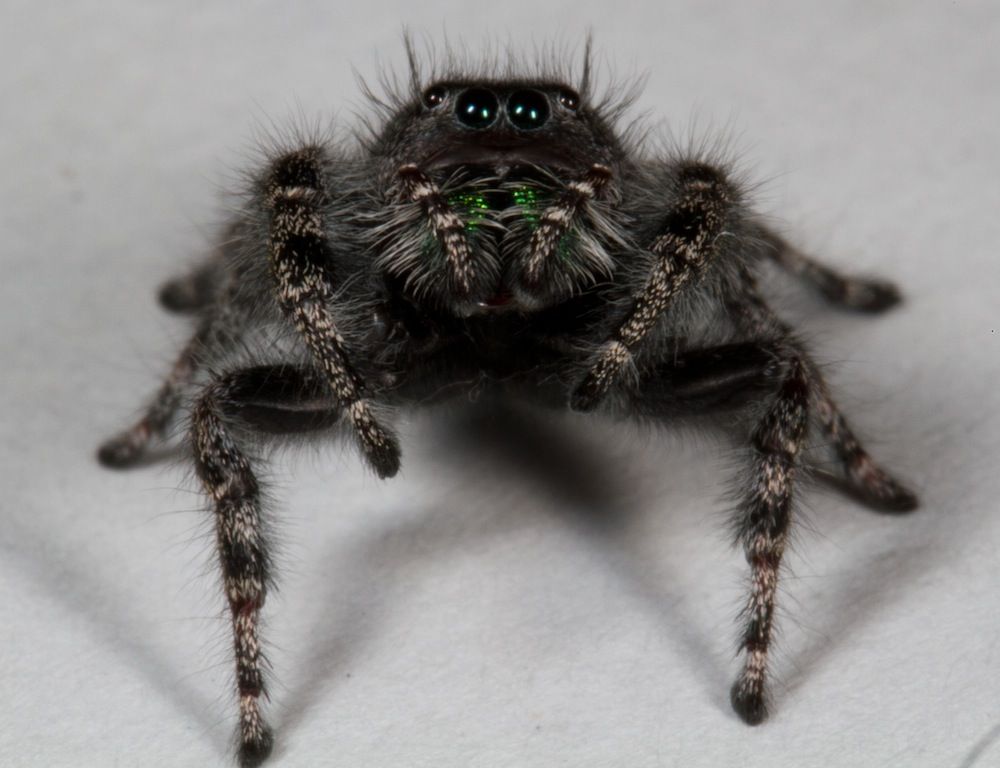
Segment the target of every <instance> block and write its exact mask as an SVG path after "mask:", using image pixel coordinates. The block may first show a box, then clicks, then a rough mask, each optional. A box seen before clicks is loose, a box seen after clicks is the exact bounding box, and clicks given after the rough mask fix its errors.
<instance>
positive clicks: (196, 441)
mask: <svg viewBox="0 0 1000 768" xmlns="http://www.w3.org/2000/svg"><path fill="white" fill-rule="evenodd" d="M327 391H328V390H327V388H326V382H325V380H324V379H323V377H322V375H321V374H320V373H319V372H315V373H313V372H309V371H304V370H302V369H297V368H291V367H269V366H268V367H259V368H249V369H245V370H242V371H238V372H236V373H234V374H230V375H229V376H226V377H224V378H221V379H218V380H216V381H215V382H213V383H212V384H210V385H208V386H207V387H206V389H205V390H204V392H203V394H202V395H201V397H200V398H199V399H198V401H197V403H196V405H195V408H194V411H193V413H192V422H191V443H192V445H193V447H194V461H195V470H196V472H197V474H198V477H199V479H200V480H201V482H202V485H203V486H204V489H205V491H206V492H207V493H208V494H209V496H211V499H212V504H213V507H214V513H215V528H216V544H217V547H218V551H219V562H220V565H221V567H222V575H223V585H224V589H225V593H226V598H227V600H228V603H229V609H230V614H231V617H232V628H233V647H234V652H235V660H236V685H237V691H238V694H239V738H240V751H239V758H240V763H241V765H243V766H254V765H259V764H260V763H261V762H262V761H263V760H264V759H265V758H266V757H267V755H268V754H269V753H270V751H271V745H272V736H271V731H270V729H269V728H268V726H267V723H266V722H265V720H264V718H263V717H262V715H261V712H260V698H261V696H263V695H266V693H265V687H264V680H263V666H264V661H263V656H262V654H261V646H260V637H259V631H258V627H259V621H260V611H261V608H262V607H263V605H264V600H265V597H266V595H267V590H268V586H269V582H270V556H269V552H268V545H267V541H266V540H265V535H264V531H263V526H262V520H261V491H260V486H259V484H258V482H257V478H256V477H255V476H254V473H253V469H252V467H251V464H250V461H249V459H248V458H247V455H246V453H245V452H244V451H243V450H242V449H241V447H240V442H241V441H240V440H239V439H238V437H237V432H236V430H235V429H234V425H235V424H239V425H240V426H241V428H244V427H251V428H262V430H263V431H266V432H272V433H273V432H288V431H299V430H302V429H310V428H316V427H320V426H329V425H330V424H332V423H333V422H334V421H335V420H336V416H337V415H338V413H339V411H338V410H336V409H331V399H330V397H329V395H328V394H327Z"/></svg>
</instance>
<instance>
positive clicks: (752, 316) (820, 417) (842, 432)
mask: <svg viewBox="0 0 1000 768" xmlns="http://www.w3.org/2000/svg"><path fill="white" fill-rule="evenodd" d="M744 280H745V284H746V285H748V286H751V287H750V288H749V289H748V290H747V292H746V293H745V295H744V298H743V300H742V301H740V302H736V303H735V304H734V305H733V306H732V307H731V309H732V314H733V316H734V318H735V319H736V321H737V323H738V324H740V325H741V326H742V327H743V328H744V330H746V331H747V332H748V333H749V334H750V335H751V336H753V337H757V338H759V337H767V336H772V337H773V336H775V335H777V336H779V337H780V338H783V339H785V340H786V342H787V343H789V344H792V345H793V346H795V347H796V349H797V350H798V353H799V355H800V356H801V358H802V359H803V361H804V362H805V364H806V365H808V367H809V370H810V378H811V380H812V396H813V402H814V414H815V416H816V419H817V421H818V422H819V426H820V428H821V429H822V430H823V433H824V434H825V435H826V436H827V438H828V439H829V440H830V443H831V445H832V446H833V449H834V452H835V453H836V454H837V457H838V458H839V459H840V462H841V464H842V466H843V468H844V473H845V476H846V479H847V481H848V482H849V483H850V484H851V486H852V487H853V488H854V489H855V490H857V491H858V492H859V493H860V494H861V495H862V497H864V498H865V499H867V500H868V501H870V502H872V503H873V504H875V505H877V506H879V507H880V508H882V509H885V510H888V511H893V512H909V511H911V510H913V509H916V507H917V504H918V501H917V497H916V495H915V494H914V493H913V492H912V491H910V490H909V489H907V488H906V487H905V486H903V485H902V483H900V482H899V481H898V480H896V479H895V478H893V477H892V475H890V474H889V473H888V472H887V471H886V470H884V469H882V468H881V467H880V466H879V465H878V464H877V463H876V462H875V460H874V459H873V458H872V457H871V455H870V454H869V453H868V451H866V450H865V448H864V446H863V445H862V444H861V441H860V440H858V438H857V436H856V435H855V434H854V432H853V430H852V429H851V427H850V425H849V424H848V423H847V419H846V418H844V415H843V414H842V413H841V412H840V409H839V408H838V406H837V404H836V402H834V400H833V397H832V396H831V394H830V388H829V386H828V385H827V383H826V380H825V379H824V378H823V375H822V374H821V373H820V372H819V369H818V368H817V366H816V365H815V363H813V362H812V361H811V360H810V359H809V357H808V355H806V353H805V351H804V350H802V348H801V347H800V346H799V345H798V344H797V343H796V342H795V341H794V339H793V337H792V332H791V329H790V328H789V327H788V325H787V324H786V323H785V322H784V321H782V320H781V319H780V318H779V317H778V316H777V315H776V314H775V313H774V310H772V309H771V308H770V307H769V306H768V305H767V303H766V302H765V301H764V299H763V298H762V297H761V296H760V294H759V293H757V291H756V290H754V288H753V287H752V286H753V278H752V276H751V275H749V274H747V275H745V277H744Z"/></svg>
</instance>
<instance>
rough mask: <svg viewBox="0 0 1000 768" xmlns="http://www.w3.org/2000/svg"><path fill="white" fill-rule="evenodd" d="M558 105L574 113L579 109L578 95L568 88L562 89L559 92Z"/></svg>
mask: <svg viewBox="0 0 1000 768" xmlns="http://www.w3.org/2000/svg"><path fill="white" fill-rule="evenodd" d="M559 103H560V104H562V105H563V106H564V107H566V109H569V110H571V111H573V112H576V110H578V109H579V108H580V94H578V93H577V92H576V91H571V90H570V89H569V88H563V89H562V90H561V91H559Z"/></svg>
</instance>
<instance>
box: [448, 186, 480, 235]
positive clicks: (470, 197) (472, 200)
mask: <svg viewBox="0 0 1000 768" xmlns="http://www.w3.org/2000/svg"><path fill="white" fill-rule="evenodd" d="M448 205H450V206H451V207H452V208H453V209H454V210H455V211H457V212H458V214H459V215H460V216H461V217H462V218H463V219H464V220H465V231H466V232H475V231H476V230H477V229H478V228H479V225H480V223H482V220H483V219H484V218H486V213H485V212H486V211H488V210H489V209H490V206H489V203H487V202H486V197H485V196H483V195H481V194H479V193H478V192H458V193H456V194H454V195H451V196H450V197H449V198H448Z"/></svg>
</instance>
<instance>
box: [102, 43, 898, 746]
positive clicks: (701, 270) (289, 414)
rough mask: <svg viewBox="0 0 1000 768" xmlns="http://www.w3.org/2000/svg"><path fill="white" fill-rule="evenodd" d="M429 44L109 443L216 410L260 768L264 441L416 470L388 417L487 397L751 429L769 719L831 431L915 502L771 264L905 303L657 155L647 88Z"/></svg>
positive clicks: (724, 170) (249, 242)
mask: <svg viewBox="0 0 1000 768" xmlns="http://www.w3.org/2000/svg"><path fill="white" fill-rule="evenodd" d="M410 54H411V55H410V64H411V67H410V70H411V72H410V78H409V83H408V84H407V85H406V86H404V87H401V88H398V89H395V90H393V89H392V88H390V89H388V91H389V95H388V96H386V97H380V98H376V97H373V105H374V109H375V112H376V116H375V117H374V118H373V119H372V120H371V121H369V122H368V123H366V125H368V127H369V128H370V130H369V132H367V133H365V132H360V133H359V136H358V138H357V139H356V140H352V141H342V140H335V139H323V140H302V141H300V142H298V143H297V144H293V145H286V146H284V147H281V148H276V149H272V150H271V151H269V153H268V160H267V162H266V164H264V166H263V167H262V168H260V169H259V170H258V171H257V172H256V173H255V174H254V175H253V176H252V178H251V182H250V183H249V184H248V185H247V189H246V190H245V198H244V200H243V205H242V209H241V211H240V212H239V213H237V214H236V215H235V216H233V218H232V220H231V221H230V223H229V225H228V229H227V232H226V235H225V237H224V238H223V240H222V241H221V242H220V243H219V245H218V247H217V251H216V253H215V254H214V255H213V257H212V258H211V259H210V260H209V261H208V262H207V263H205V264H204V265H203V266H201V267H200V268H198V269H196V270H195V271H194V272H192V273H190V274H188V275H186V276H183V277H181V278H179V279H177V280H174V281H172V282H169V283H167V284H166V285H165V286H164V288H163V290H162V291H161V293H160V300H161V302H162V303H163V305H164V306H165V307H166V308H167V309H170V310H173V311H177V312H190V313H193V314H194V315H195V316H196V317H197V319H198V323H197V330H196V331H195V332H194V335H193V337H192V339H191V341H190V342H189V343H188V345H187V346H186V347H185V348H184V350H183V352H182V353H181V355H180V357H179V358H178V360H177V362H176V363H175V364H174V366H173V369H172V370H171V372H170V374H169V376H168V377H167V379H166V381H165V382H164V384H163V385H162V387H161V388H160V390H159V392H158V393H157V394H156V396H155V397H154V398H153V400H152V402H151V404H150V405H149V407H148V409H147V410H146V411H145V413H144V415H143V417H142V418H141V419H140V420H139V421H138V422H137V423H136V424H135V425H134V426H132V427H131V428H130V429H128V430H126V431H125V432H123V433H122V434H120V435H118V436H116V437H114V438H113V439H111V440H109V441H108V442H106V443H104V445H103V446H101V448H100V451H99V458H100V461H101V462H102V463H103V464H105V465H108V466H113V467H124V466H129V465H134V464H135V463H136V462H137V461H138V460H139V459H140V458H141V457H142V455H143V453H144V452H145V451H146V449H147V447H148V446H149V445H150V443H151V442H152V441H153V440H154V439H158V438H161V437H162V436H163V435H164V433H165V431H166V429H167V427H168V425H169V424H170V423H171V420H172V418H173V417H174V416H175V414H176V413H177V412H178V410H180V409H181V408H182V407H187V409H188V410H189V411H190V438H189V439H190V446H191V451H192V453H193V459H194V467H195V470H196V472H197V475H198V477H199V478H200V480H201V483H202V484H203V486H204V489H205V492H206V493H207V495H208V497H209V498H210V503H211V504H212V507H213V509H214V514H215V525H216V532H217V544H218V551H219V562H220V565H221V567H222V574H223V580H224V587H225V593H226V596H227V598H228V602H229V607H230V610H231V613H232V627H233V635H234V647H235V658H236V682H237V688H238V691H239V736H240V759H241V761H242V763H243V764H244V765H255V764H257V763H258V762H260V761H261V760H263V759H264V758H265V757H266V756H267V754H268V753H269V751H270V749H271V744H272V737H271V733H270V730H269V728H268V726H267V724H266V723H265V721H264V718H263V717H262V715H261V712H260V708H259V701H260V697H261V695H262V694H263V693H264V683H263V680H262V657H261V651H260V642H259V638H258V620H259V616H260V611H261V609H262V607H263V605H264V598H265V594H266V592H267V589H268V586H269V579H270V574H271V563H270V553H269V547H268V540H267V537H266V536H265V534H264V532H263V529H262V525H261V504H262V501H261V490H260V486H259V483H258V480H257V477H256V474H255V470H254V462H253V461H251V459H250V458H249V457H251V456H252V455H253V454H254V448H255V447H256V445H257V444H258V443H259V442H260V441H261V440H263V439H264V437H265V436H274V435H281V434H285V435H289V434H297V435H298V434H302V433H304V432H310V431H315V430H320V429H327V428H330V427H333V426H334V425H335V423H340V424H341V425H342V426H343V427H345V428H346V430H347V431H349V432H350V433H351V434H352V435H353V437H354V439H355V440H356V441H357V444H358V446H359V447H360V449H361V452H362V454H363V455H364V458H365V459H366V460H367V463H368V464H369V465H370V466H371V467H372V468H373V469H374V470H375V472H376V473H377V474H378V475H379V477H382V478H388V477H392V476H393V475H395V474H396V472H397V471H398V469H399V462H400V448H399V443H398V441H397V439H396V436H395V435H394V434H393V431H392V430H391V428H390V427H389V426H388V425H387V423H386V422H387V419H386V418H385V413H383V411H384V410H385V409H386V408H388V407H391V406H408V405H409V406H412V405H416V404H424V403H428V402H431V401H436V400H440V399H442V398H445V397H451V398H459V397H462V396H463V395H468V394H469V392H470V391H471V390H472V389H473V388H475V389H476V391H477V392H481V391H482V390H483V389H486V390H489V391H490V392H492V393H493V394H494V395H496V396H498V397H510V398H519V399H522V400H527V401H530V402H532V403H536V404H541V405H543V406H551V407H554V408H565V407H567V406H568V407H569V408H570V409H572V410H574V411H579V412H588V411H594V410H596V409H601V410H602V411H605V412H606V413H609V414H617V415H619V416H622V417H626V418H632V419H635V418H641V419H643V420H646V421H662V422H665V423H666V422H670V421H672V420H676V419H679V418H682V417H685V416H688V415H693V414H720V413H725V414H729V415H728V416H727V417H726V418H727V420H728V422H729V423H731V424H737V425H740V424H742V425H743V426H744V427H745V429H744V432H745V434H746V440H747V448H748V450H747V457H746V461H747V470H746V472H747V474H746V477H745V481H744V482H743V483H742V484H741V486H740V489H741V490H740V494H741V500H740V503H739V505H738V511H737V520H736V531H737V538H738V541H739V542H740V543H741V544H742V546H743V548H744V550H745V554H746V559H747V561H748V563H749V566H750V573H751V579H750V587H749V591H750V594H749V597H748V599H747V602H746V608H745V611H744V614H743V616H742V630H741V634H740V638H741V639H740V642H741V648H742V650H743V652H744V666H743V670H742V672H741V674H740V675H739V677H738V678H737V680H736V683H735V684H734V686H733V688H732V694H731V699H732V706H733V708H734V709H735V710H736V712H737V713H738V714H739V715H740V717H741V718H743V720H745V721H746V722H747V723H749V724H756V723H760V722H761V721H762V720H763V719H764V718H765V716H766V714H767V711H766V699H767V695H766V694H767V688H766V683H765V680H766V677H767V654H768V646H769V643H770V639H771V629H772V621H773V615H774V598H775V589H776V586H777V578H778V570H779V564H780V561H781V556H782V553H783V551H784V549H785V543H786V541H787V538H788V531H789V524H790V521H791V517H792V495H793V491H792V488H793V478H794V476H795V473H796V466H797V464H799V463H800V461H801V456H800V454H801V452H802V449H803V444H804V442H805V441H806V439H807V436H808V434H809V432H810V429H812V428H814V427H818V428H819V430H821V432H822V434H823V435H824V437H825V441H826V442H827V443H828V444H829V445H830V446H832V448H833V450H834V451H835V453H836V456H837V459H838V464H839V466H841V467H842V469H843V474H844V481H845V482H846V484H847V486H848V487H850V488H852V489H853V491H854V492H855V493H856V494H858V495H860V496H861V497H863V498H865V499H867V500H868V501H870V502H872V503H874V504H877V505H880V506H882V507H884V508H887V509H892V510H897V511H903V510H909V509H912V508H913V507H915V505H916V503H917V500H916V497H915V496H914V495H913V494H912V493H911V492H910V491H908V490H906V489H905V488H904V487H902V486H901V485H900V484H899V483H898V482H896V481H895V480H894V479H893V478H892V477H890V476H889V475H888V474H887V473H886V472H885V471H884V470H882V469H881V468H880V467H879V466H878V465H877V464H876V463H875V462H874V461H873V460H872V458H871V457H870V456H869V455H868V453H867V452H866V451H865V450H864V448H862V446H861V444H860V443H859V442H858V440H857V438H856V437H855V436H854V434H853V433H852V432H851V430H850V428H849V427H848V425H847V423H846V421H845V420H844V417H843V416H842V415H841V413H840V411H839V410H838V408H837V406H836V405H835V404H834V401H833V400H832V399H831V396H830V393H829V391H828V388H827V385H826V383H825V382H824V380H823V377H822V376H821V375H820V372H819V369H818V367H817V366H816V364H815V363H814V362H813V361H812V359H811V357H810V355H809V353H808V351H807V350H806V348H805V346H804V345H803V344H802V342H801V341H800V340H799V339H798V338H797V337H796V335H795V333H794V332H793V330H792V329H791V328H790V327H789V326H788V325H787V324H786V323H785V322H784V321H783V320H781V319H779V318H778V317H777V315H776V314H775V313H774V312H773V311H772V310H771V309H770V307H769V306H768V304H767V302H766V301H765V300H764V298H763V297H762V294H761V293H760V292H759V290H758V278H759V277H760V276H761V275H762V274H763V272H764V269H763V265H764V263H765V262H772V263H774V264H776V265H777V266H778V267H781V268H784V269H785V270H788V271H789V272H791V273H792V274H794V275H795V276H797V277H799V278H801V279H802V280H803V281H804V282H805V283H807V284H808V285H809V286H811V287H812V288H814V289H816V290H817V291H818V292H819V293H820V294H822V295H823V296H824V297H825V298H826V299H827V300H828V301H830V302H832V303H834V304H837V305H839V306H842V307H845V308H848V309H853V310H859V311H862V312H881V311H882V310H885V309H888V308H889V307H891V306H893V305H894V304H896V303H897V302H898V301H899V298H900V297H899V293H898V292H897V290H896V289H895V288H894V287H893V285H891V284H890V283H886V282H881V281H869V280H858V279H854V278H850V277H844V276H841V275H838V274H837V273H835V272H834V271H833V270H831V269H829V268H827V267H825V266H822V265H821V264H818V263H816V262H815V261H813V260H812V259H811V258H809V257H808V256H806V255H804V254H803V253H801V252H800V251H799V250H797V249H796V248H795V247H794V246H792V245H790V244H789V243H787V242H786V241H785V240H784V239H783V238H782V237H780V236H779V235H778V234H776V233H775V232H774V231H773V230H772V229H771V228H770V227H768V226H766V225H765V224H764V223H763V222H762V220H761V218H760V217H759V216H758V215H755V213H754V212H753V210H752V209H751V208H750V207H749V203H748V199H747V198H748V195H747V191H746V189H745V187H744V186H743V185H742V184H741V183H740V181H738V180H737V179H736V178H734V175H733V173H732V172H731V170H730V169H729V168H728V167H727V166H726V165H725V164H724V163H723V162H721V161H720V160H718V159H717V158H713V157H711V155H710V153H699V152H695V151H688V152H685V151H680V150H664V149H652V148H649V147H644V146H642V141H641V140H640V139H639V138H637V136H638V134H637V133H635V132H632V131H630V130H629V129H628V128H627V127H624V128H623V126H622V122H623V111H622V106H623V105H622V101H621V99H620V98H615V96H616V94H611V96H610V97H605V98H597V97H595V95H594V93H593V89H592V84H591V77H590V70H591V68H590V66H589V61H590V57H589V52H588V56H586V57H585V59H586V63H585V66H584V67H583V73H582V77H581V78H580V79H579V81H578V82H577V83H576V85H575V86H570V85H569V84H567V80H569V79H570V78H568V77H565V76H560V75H554V74H552V73H545V74H537V73H536V74H530V73H529V74H517V75H515V74H511V73H507V74H505V75H503V76H499V75H497V74H496V73H495V72H491V71H490V70H489V68H486V69H485V70H483V71H481V72H480V73H479V74H474V73H473V72H472V71H471V70H468V69H463V68H461V67H456V66H454V65H452V66H451V67H450V70H449V72H448V73H447V74H446V75H443V76H437V77H433V78H427V79H426V80H425V79H423V78H422V77H421V75H420V67H419V66H418V65H417V62H416V58H415V57H414V56H413V54H412V50H411V52H410ZM369 95H371V94H370V92H369ZM618 96H620V94H618Z"/></svg>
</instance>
